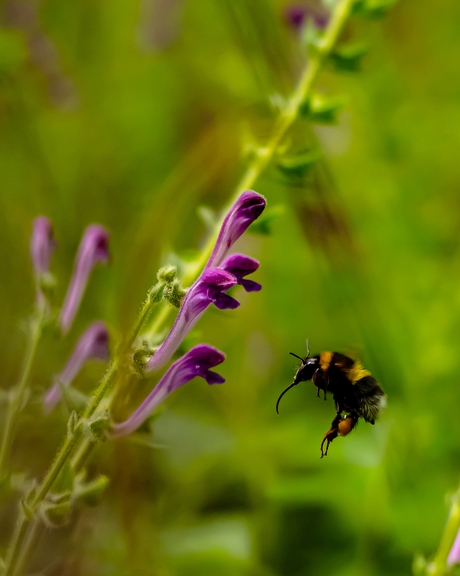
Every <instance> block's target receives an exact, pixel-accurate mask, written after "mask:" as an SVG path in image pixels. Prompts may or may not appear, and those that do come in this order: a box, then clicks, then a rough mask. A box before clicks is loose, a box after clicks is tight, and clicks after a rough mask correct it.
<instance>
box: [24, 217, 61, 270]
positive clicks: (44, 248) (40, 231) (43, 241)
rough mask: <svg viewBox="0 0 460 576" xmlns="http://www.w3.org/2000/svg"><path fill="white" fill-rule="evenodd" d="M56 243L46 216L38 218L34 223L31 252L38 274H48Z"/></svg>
mask: <svg viewBox="0 0 460 576" xmlns="http://www.w3.org/2000/svg"><path fill="white" fill-rule="evenodd" d="M55 248H56V241H55V239H54V237H53V227H52V225H51V222H50V221H49V220H48V218H46V216H38V218H35V220H34V223H33V231H32V238H31V242H30V252H31V254H32V262H33V264H34V269H35V272H36V274H38V275H40V274H48V272H49V271H50V260H51V254H52V253H53V250H54V249H55Z"/></svg>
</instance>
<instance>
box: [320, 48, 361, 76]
mask: <svg viewBox="0 0 460 576" xmlns="http://www.w3.org/2000/svg"><path fill="white" fill-rule="evenodd" d="M366 52H367V46H366V45H365V44H363V43H361V42H359V43H355V44H346V45H344V46H340V47H339V48H337V49H336V50H334V51H333V52H331V54H330V55H329V59H330V61H331V62H332V63H333V64H334V66H335V68H336V70H340V71H342V72H357V71H359V70H360V69H361V60H362V58H363V56H364V55H365V54H366Z"/></svg>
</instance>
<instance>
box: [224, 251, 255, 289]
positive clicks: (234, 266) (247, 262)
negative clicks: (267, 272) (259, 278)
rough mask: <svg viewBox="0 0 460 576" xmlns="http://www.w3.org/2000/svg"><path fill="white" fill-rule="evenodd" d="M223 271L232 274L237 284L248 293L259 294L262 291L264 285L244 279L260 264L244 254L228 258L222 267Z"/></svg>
mask: <svg viewBox="0 0 460 576" xmlns="http://www.w3.org/2000/svg"><path fill="white" fill-rule="evenodd" d="M220 268H222V270H225V271H226V272H230V274H233V276H235V278H236V279H237V283H238V284H240V285H241V286H243V288H244V289H245V290H246V292H259V290H262V285H261V284H259V283H258V282H254V280H246V279H245V278H244V277H245V276H247V275H248V274H252V273H253V272H255V271H256V270H257V269H258V268H259V262H257V260H254V258H250V257H249V256H245V255H244V254H232V255H231V256H228V257H227V258H226V259H225V260H224V261H223V262H222V264H221V265H220Z"/></svg>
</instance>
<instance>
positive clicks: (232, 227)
mask: <svg viewBox="0 0 460 576" xmlns="http://www.w3.org/2000/svg"><path fill="white" fill-rule="evenodd" d="M265 205H266V201H265V198H264V197H263V196H261V195H260V194H258V193H257V192H253V191H252V190H246V192H243V193H242V194H241V196H240V197H239V198H238V200H237V201H236V202H235V203H234V204H233V206H232V207H231V208H230V210H229V211H228V214H227V216H225V219H224V221H223V223H222V226H221V229H220V232H219V236H218V237H217V241H216V245H215V246H214V250H213V251H212V253H211V256H210V257H209V260H208V262H207V263H206V266H205V267H204V268H205V270H206V268H213V267H215V266H219V265H220V264H221V262H222V260H223V259H224V258H225V256H226V255H227V252H228V251H229V249H230V248H231V247H232V246H233V244H234V243H235V242H236V241H237V240H238V238H239V237H240V236H241V235H242V234H243V232H245V231H246V230H247V228H248V227H249V225H250V224H252V223H253V222H254V220H256V219H257V218H258V217H259V216H260V215H261V214H262V212H263V211H264V209H265Z"/></svg>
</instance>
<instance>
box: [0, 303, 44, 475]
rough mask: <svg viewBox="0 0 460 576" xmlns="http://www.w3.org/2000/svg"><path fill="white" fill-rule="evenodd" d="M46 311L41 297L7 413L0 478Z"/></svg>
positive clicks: (4, 468) (4, 471)
mask: <svg viewBox="0 0 460 576" xmlns="http://www.w3.org/2000/svg"><path fill="white" fill-rule="evenodd" d="M45 313H46V302H45V300H44V299H39V300H38V301H37V309H36V311H35V314H34V315H33V316H32V318H31V319H30V331H29V337H28V342H27V348H26V353H25V355H24V362H23V367H22V373H21V376H20V379H19V382H18V384H17V385H16V387H15V388H14V389H13V390H12V394H13V397H12V399H11V401H10V404H9V407H8V411H7V414H6V419H5V428H4V430H3V437H2V445H1V448H0V479H3V478H4V477H5V476H6V466H7V463H6V461H7V459H8V454H9V452H10V448H11V442H12V440H13V432H14V427H15V425H16V421H17V418H18V415H19V412H20V411H21V409H22V407H23V404H24V399H25V396H26V392H27V390H28V382H29V376H30V371H31V369H32V363H33V360H34V358H35V353H36V351H37V346H38V342H39V340H40V336H41V333H42V328H43V320H44V317H45Z"/></svg>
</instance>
